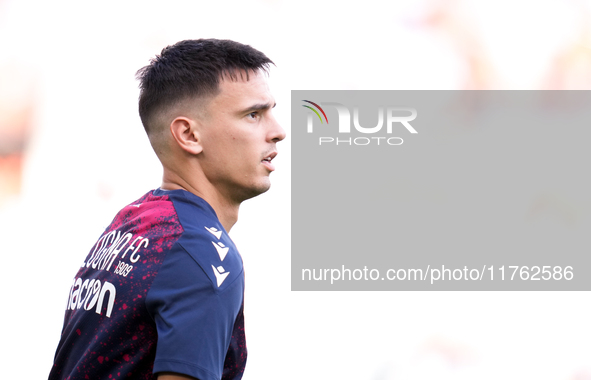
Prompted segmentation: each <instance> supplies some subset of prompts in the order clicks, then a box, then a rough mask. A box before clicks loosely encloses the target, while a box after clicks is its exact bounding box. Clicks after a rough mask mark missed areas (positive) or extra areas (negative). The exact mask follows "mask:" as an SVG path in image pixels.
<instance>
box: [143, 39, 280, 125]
mask: <svg viewBox="0 0 591 380" xmlns="http://www.w3.org/2000/svg"><path fill="white" fill-rule="evenodd" d="M269 64H273V61H271V60H270V59H269V58H268V57H267V56H266V55H265V54H263V53H261V52H260V51H258V50H256V49H254V48H252V47H251V46H249V45H243V44H241V43H238V42H235V41H231V40H217V39H199V40H185V41H180V42H177V43H176V44H174V45H172V46H167V47H165V48H164V49H162V52H161V53H160V55H159V56H158V55H157V56H156V57H155V58H154V59H152V60H150V64H149V65H147V66H145V67H143V68H141V69H140V70H138V72H137V73H136V78H137V79H138V80H139V81H140V97H139V113H140V118H141V119H142V124H143V125H144V128H145V130H146V132H148V133H149V132H150V129H151V122H152V118H153V116H154V115H155V114H156V113H157V112H158V111H161V110H163V109H166V107H170V106H172V105H174V104H176V103H177V102H179V101H182V100H185V99H188V98H193V97H199V96H203V95H213V94H215V93H217V91H218V90H219V83H220V80H221V79H222V78H223V77H227V78H230V79H232V80H236V79H237V75H240V76H242V75H243V74H245V75H246V79H247V80H248V75H249V72H256V71H257V70H259V69H261V70H263V71H265V72H268V69H269Z"/></svg>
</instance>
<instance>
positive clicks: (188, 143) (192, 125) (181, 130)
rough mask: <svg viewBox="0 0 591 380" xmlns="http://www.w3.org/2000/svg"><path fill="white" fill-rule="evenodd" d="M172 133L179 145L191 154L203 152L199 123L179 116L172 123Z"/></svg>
mask: <svg viewBox="0 0 591 380" xmlns="http://www.w3.org/2000/svg"><path fill="white" fill-rule="evenodd" d="M170 132H171V133H172V136H173V137H174V139H175V141H176V143H177V145H178V146H179V147H181V149H183V150H184V151H186V152H187V153H190V154H193V155H195V154H199V153H201V152H202V151H203V147H202V146H201V140H200V139H199V133H198V128H197V121H195V120H193V119H190V118H188V117H185V116H179V117H177V118H176V119H174V120H173V121H172V122H171V123H170Z"/></svg>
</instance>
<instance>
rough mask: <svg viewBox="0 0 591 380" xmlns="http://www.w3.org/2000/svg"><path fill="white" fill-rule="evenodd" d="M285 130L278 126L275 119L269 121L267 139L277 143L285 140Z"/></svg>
mask: <svg viewBox="0 0 591 380" xmlns="http://www.w3.org/2000/svg"><path fill="white" fill-rule="evenodd" d="M285 136H286V134H285V130H284V129H283V128H282V127H281V125H279V123H278V122H277V120H275V118H272V120H271V126H270V130H269V134H268V138H269V140H270V141H273V142H276V143H277V142H279V141H281V140H283V139H284V138H285Z"/></svg>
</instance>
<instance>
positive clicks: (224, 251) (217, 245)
mask: <svg viewBox="0 0 591 380" xmlns="http://www.w3.org/2000/svg"><path fill="white" fill-rule="evenodd" d="M211 244H213V246H214V247H215V249H216V251H218V255H220V260H222V261H224V259H225V258H226V255H227V254H228V251H229V250H230V248H229V247H226V246H225V245H224V243H222V242H219V243H216V242H214V241H212V242H211Z"/></svg>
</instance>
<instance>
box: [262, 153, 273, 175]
mask: <svg viewBox="0 0 591 380" xmlns="http://www.w3.org/2000/svg"><path fill="white" fill-rule="evenodd" d="M275 156H277V152H271V153H269V154H268V155H266V156H265V158H263V160H262V161H261V162H262V163H263V165H264V166H265V167H266V168H267V169H268V170H269V171H271V172H272V171H274V170H275V165H273V164H272V163H271V161H272V160H273V159H274V158H275Z"/></svg>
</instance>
